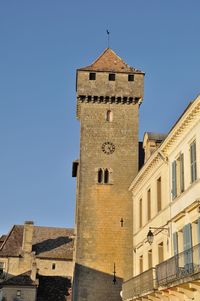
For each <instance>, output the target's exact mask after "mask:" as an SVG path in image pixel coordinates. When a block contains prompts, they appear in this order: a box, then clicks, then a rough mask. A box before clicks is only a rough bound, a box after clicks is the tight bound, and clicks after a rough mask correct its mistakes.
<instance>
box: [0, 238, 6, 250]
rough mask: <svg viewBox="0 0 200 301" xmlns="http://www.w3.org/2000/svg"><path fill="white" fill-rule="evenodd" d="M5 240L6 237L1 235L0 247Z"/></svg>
mask: <svg viewBox="0 0 200 301" xmlns="http://www.w3.org/2000/svg"><path fill="white" fill-rule="evenodd" d="M5 239H6V235H2V236H1V237H0V247H1V245H2V244H3V242H4V240H5Z"/></svg>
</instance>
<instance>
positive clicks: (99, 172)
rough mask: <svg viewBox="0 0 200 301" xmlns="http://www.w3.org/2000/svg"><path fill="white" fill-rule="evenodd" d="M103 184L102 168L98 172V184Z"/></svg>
mask: <svg viewBox="0 0 200 301" xmlns="http://www.w3.org/2000/svg"><path fill="white" fill-rule="evenodd" d="M102 182H103V170H102V169H101V168H100V169H99V170H98V183H102Z"/></svg>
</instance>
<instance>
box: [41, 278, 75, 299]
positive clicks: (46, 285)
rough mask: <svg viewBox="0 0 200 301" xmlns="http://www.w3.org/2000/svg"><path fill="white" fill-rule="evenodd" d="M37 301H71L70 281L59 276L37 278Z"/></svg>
mask: <svg viewBox="0 0 200 301" xmlns="http://www.w3.org/2000/svg"><path fill="white" fill-rule="evenodd" d="M37 278H38V279H39V287H38V291H37V301H66V300H67V301H68V300H71V296H70V292H71V280H70V279H68V278H65V277H59V276H54V277H50V276H40V275H39V276H38V277H37Z"/></svg>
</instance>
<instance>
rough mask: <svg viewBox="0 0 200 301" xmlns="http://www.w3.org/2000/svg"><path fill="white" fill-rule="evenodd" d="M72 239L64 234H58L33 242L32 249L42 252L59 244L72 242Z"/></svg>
mask: <svg viewBox="0 0 200 301" xmlns="http://www.w3.org/2000/svg"><path fill="white" fill-rule="evenodd" d="M72 241H73V240H72V238H70V237H65V236H60V237H57V238H55V239H47V240H44V241H42V242H39V243H37V244H34V245H33V251H35V252H36V254H41V253H42V252H47V251H51V250H53V249H56V248H58V247H60V246H63V245H66V244H69V243H72Z"/></svg>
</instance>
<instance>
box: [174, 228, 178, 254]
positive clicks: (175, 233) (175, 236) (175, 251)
mask: <svg viewBox="0 0 200 301" xmlns="http://www.w3.org/2000/svg"><path fill="white" fill-rule="evenodd" d="M173 247H174V255H177V254H178V232H174V233H173Z"/></svg>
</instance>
